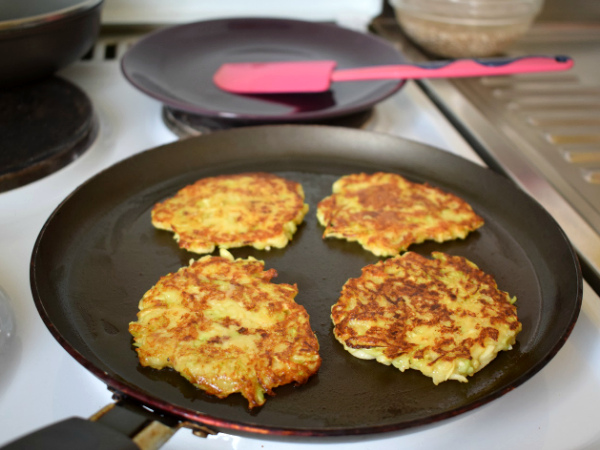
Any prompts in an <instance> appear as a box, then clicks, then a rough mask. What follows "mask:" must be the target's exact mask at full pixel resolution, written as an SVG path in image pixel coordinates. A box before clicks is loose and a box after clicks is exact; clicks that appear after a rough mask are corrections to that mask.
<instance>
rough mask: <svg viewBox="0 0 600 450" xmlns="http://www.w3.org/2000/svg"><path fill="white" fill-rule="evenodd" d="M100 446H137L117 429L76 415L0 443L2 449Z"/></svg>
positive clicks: (127, 449) (126, 449)
mask: <svg viewBox="0 0 600 450" xmlns="http://www.w3.org/2000/svg"><path fill="white" fill-rule="evenodd" d="M57 448H60V449H63V450H78V449H83V448H86V449H94V448H97V449H104V448H110V449H114V450H139V447H138V446H137V445H135V444H134V443H133V441H132V440H131V439H130V438H129V437H128V436H125V435H123V434H121V433H119V432H118V431H115V430H113V429H111V428H110V427H107V426H105V425H102V424H100V423H97V422H91V421H89V420H85V419H82V418H79V417H72V418H70V419H66V420H63V421H62V422H57V423H55V424H52V425H50V426H47V427H46V428H42V429H41V430H37V431H35V432H33V433H31V434H28V435H27V436H25V437H22V438H20V439H17V440H16V441H13V442H11V443H9V444H8V445H6V446H4V447H2V450H30V449H40V450H42V449H48V450H50V449H57Z"/></svg>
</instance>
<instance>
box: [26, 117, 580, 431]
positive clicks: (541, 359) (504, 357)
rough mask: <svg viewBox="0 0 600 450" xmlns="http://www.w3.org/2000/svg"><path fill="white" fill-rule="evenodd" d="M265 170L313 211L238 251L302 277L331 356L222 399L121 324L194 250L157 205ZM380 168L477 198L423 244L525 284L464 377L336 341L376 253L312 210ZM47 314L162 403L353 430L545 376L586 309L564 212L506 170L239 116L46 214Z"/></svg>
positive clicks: (242, 418) (89, 360) (242, 420)
mask: <svg viewBox="0 0 600 450" xmlns="http://www.w3.org/2000/svg"><path fill="white" fill-rule="evenodd" d="M258 170H260V171H269V172H274V173H276V174H279V175H282V176H284V177H288V178H290V179H293V180H296V181H298V182H300V183H302V185H303V187H304V189H305V192H306V198H307V202H308V203H309V205H310V211H309V213H308V215H307V216H306V218H305V222H304V224H303V225H301V226H300V228H299V230H298V233H297V234H296V235H295V236H294V239H293V241H292V242H291V243H290V245H289V246H288V247H287V248H285V249H281V250H272V251H269V252H266V251H258V250H254V249H245V248H244V249H234V250H232V253H233V254H234V255H235V256H237V257H245V256H248V255H252V256H254V257H256V258H258V259H263V260H264V261H265V266H266V268H275V269H276V270H277V271H278V273H279V276H278V277H277V278H276V279H275V280H274V281H275V282H282V283H283V282H285V283H297V284H298V288H299V294H298V296H297V298H296V301H297V302H298V303H300V304H302V305H304V306H305V307H306V309H307V311H308V313H309V315H310V317H311V325H312V327H313V329H314V330H315V332H316V334H317V337H318V339H319V342H320V346H321V355H322V358H323V364H322V366H321V369H320V371H319V373H318V374H317V375H316V376H314V377H313V378H311V379H310V380H309V382H308V383H307V384H306V385H303V386H299V387H295V386H283V387H280V388H276V390H275V392H276V396H274V397H269V398H268V399H267V402H266V404H265V405H264V406H263V407H261V408H260V409H258V410H255V411H252V412H250V411H249V410H248V409H247V402H246V401H245V400H244V399H243V398H242V397H241V395H232V396H230V397H228V398H226V399H223V400H219V399H216V398H213V397H210V396H208V395H206V394H204V393H203V392H202V391H200V390H198V389H196V388H194V387H193V386H192V385H191V384H190V383H188V382H187V381H186V380H185V379H184V378H183V377H181V376H180V375H179V374H177V373H176V372H174V371H171V370H162V371H157V370H154V369H149V368H143V367H141V366H140V364H139V362H138V359H137V355H136V353H135V351H134V349H133V347H132V339H131V336H130V335H129V333H128V331H127V326H128V323H129V322H130V321H131V320H134V319H135V315H136V313H137V305H138V301H139V300H140V298H141V297H142V295H143V294H144V292H145V291H146V290H148V289H149V288H150V287H151V286H152V285H153V284H154V283H155V282H156V281H157V280H158V279H159V278H160V277H161V276H162V275H165V274H167V273H169V272H173V271H176V270H177V269H178V268H180V267H181V266H184V265H187V264H188V262H189V260H190V258H197V257H198V256H197V255H194V254H191V253H188V252H186V251H184V250H180V249H178V247H177V245H176V243H175V241H174V240H173V238H172V234H171V233H168V232H165V231H160V230H155V229H154V228H153V227H152V225H151V223H150V209H151V208H152V206H153V205H154V203H156V202H158V201H160V200H162V199H164V198H166V197H168V196H171V195H173V194H174V193H175V192H176V191H177V190H178V189H180V188H181V187H183V186H185V185H186V184H189V183H192V182H193V181H195V180H197V179H199V178H201V177H205V176H212V175H216V174H224V173H239V172H248V171H258ZM377 170H383V171H392V172H397V173H400V174H401V175H403V176H406V177H407V178H409V179H411V180H414V181H417V182H428V183H430V184H432V185H434V186H439V187H441V188H442V189H445V190H447V191H450V192H453V193H455V194H457V195H459V196H461V197H462V198H464V199H465V200H467V201H468V202H469V203H470V204H471V205H472V206H473V208H474V210H475V211H476V212H477V213H478V214H480V215H481V216H482V217H483V218H484V219H485V221H486V224H485V225H484V226H483V227H482V228H481V229H480V230H478V231H476V232H474V233H472V234H471V235H469V236H468V237H467V238H466V239H465V240H459V241H454V242H449V243H444V244H437V243H427V244H421V245H415V246H413V247H411V250H413V251H416V252H418V253H421V254H424V255H429V254H430V253H431V251H434V250H441V251H444V252H448V253H450V254H455V255H461V256H465V257H467V258H468V259H470V260H472V261H473V262H475V263H476V264H478V265H479V266H480V267H481V268H482V269H483V270H485V271H486V272H488V273H491V274H493V275H494V276H495V278H496V281H497V282H498V285H499V287H500V288H501V289H503V290H506V291H508V292H509V293H510V294H511V295H516V296H517V299H518V300H517V307H518V314H519V319H520V320H521V322H522V323H523V331H522V332H521V333H520V334H519V336H518V338H517V344H516V345H515V346H514V348H513V350H511V351H508V352H502V353H501V354H500V355H499V356H498V357H497V358H496V360H494V361H493V362H492V363H491V364H490V365H489V366H488V367H486V368H484V369H483V370H482V371H481V372H479V373H477V374H476V375H475V376H473V377H471V378H470V381H469V382H468V383H459V382H454V381H449V382H445V383H442V384H440V385H439V386H434V385H433V383H432V382H431V380H430V379H429V378H427V377H425V376H423V375H421V374H420V373H418V372H416V371H413V370H409V371H407V372H404V373H400V372H399V371H398V370H397V369H395V368H392V367H388V366H384V365H382V364H378V363H376V362H374V361H363V360H359V359H357V358H354V357H352V356H351V355H350V354H349V353H347V352H346V351H344V350H343V348H342V346H341V345H340V344H339V343H337V341H335V339H334V337H333V334H332V325H331V319H330V317H329V315H330V308H331V306H332V305H333V304H334V303H335V302H336V300H337V297H338V295H339V292H340V290H341V287H342V285H343V284H344V283H345V281H346V280H347V279H348V278H350V277H356V276H358V275H359V274H360V269H361V268H362V267H363V266H364V265H366V264H370V263H374V262H376V261H377V260H378V258H377V257H375V256H373V255H372V254H370V253H369V252H366V251H364V250H363V249H362V248H361V247H360V246H359V245H358V244H355V243H348V242H345V241H340V240H322V239H321V233H322V228H321V227H320V226H319V225H318V223H317V220H316V217H315V212H316V204H317V202H318V201H319V200H320V199H322V198H323V197H325V196H326V195H329V193H330V192H331V185H332V183H333V182H334V181H335V180H336V179H337V178H338V177H340V176H342V175H344V174H348V173H355V172H360V171H366V172H373V171H377ZM31 283H32V291H33V295H34V299H35V302H36V305H37V307H38V310H39V312H40V314H41V316H42V318H43V320H44V321H45V323H46V325H47V326H48V328H49V329H50V331H51V332H52V333H53V335H54V336H55V337H56V338H57V339H58V341H59V342H60V343H61V344H62V345H63V346H64V347H65V348H66V349H67V351H69V352H70V353H71V355H73V356H74V357H75V358H76V359H77V360H78V361H79V362H80V363H81V364H83V365H84V366H85V367H87V368H88V369H89V370H91V371H92V372H93V373H94V374H95V375H96V376H98V377H100V378H101V379H102V380H104V381H105V382H106V383H107V384H108V385H109V386H111V387H112V388H114V389H117V390H118V391H121V392H123V393H125V394H127V395H129V396H131V397H133V398H134V399H137V400H139V401H141V402H143V403H144V404H146V405H148V406H149V407H151V408H153V409H158V410H162V411H167V412H171V413H174V414H176V415H179V416H181V417H185V418H188V419H192V420H196V421H200V422H203V423H205V424H207V425H210V426H212V427H215V428H216V429H218V430H223V431H227V432H230V433H231V432H233V433H235V432H252V433H254V432H258V433H272V434H296V435H321V436H323V435H343V434H362V433H373V432H385V431H392V430H402V429H407V428H411V427H415V426H419V425H424V424H431V423H434V422H437V421H440V420H443V419H446V418H449V417H453V416H455V415H457V414H460V413H463V412H465V411H469V410H472V409H474V408H477V407H478V406H481V405H482V404H485V403H486V402H489V401H491V400H493V399H495V398H497V397H499V396H501V395H503V394H505V393H506V392H508V391H510V390H512V389H513V388H515V387H516V386H518V385H520V384H521V383H523V382H524V381H526V380H528V379H529V378H530V377H532V376H533V375H534V374H535V373H537V372H538V371H539V370H540V369H541V368H542V367H543V366H544V365H545V364H546V363H547V362H548V361H549V360H550V359H551V358H552V357H553V356H554V355H555V354H556V352H557V351H558V350H559V349H560V347H561V346H562V345H563V343H564V341H565V340H566V339H567V337H568V335H569V334H570V332H571V329H572V327H573V325H574V323H575V321H576V319H577V315H578V313H579V309H580V306H581V295H582V281H581V274H580V270H579V265H578V262H577V259H576V256H575V254H574V252H573V250H572V248H571V246H570V245H569V243H568V241H567V239H566V238H565V236H564V234H563V233H562V231H561V230H560V229H559V227H558V226H557V225H556V223H555V222H554V220H553V219H552V218H551V217H550V216H549V215H548V214H547V213H546V212H545V211H544V210H543V209H542V208H541V207H540V206H539V205H538V204H537V203H535V202H534V201H533V200H531V199H530V198H529V197H527V196H526V195H525V194H523V193H522V192H521V191H520V190H518V189H517V188H516V187H515V186H514V185H513V184H512V183H511V182H509V181H507V180H506V179H504V178H502V177H500V176H499V175H497V174H495V173H493V172H491V171H490V170H488V169H484V168H481V167H479V166H476V165H474V164H472V163H470V162H468V161H465V160H463V159H461V158H458V157H456V156H453V155H450V154H448V153H445V152H442V151H439V150H437V149H433V148H430V147H427V146H424V145H421V144H418V143H414V142H410V141H406V140H402V139H399V138H395V137H391V136H387V135H383V134H375V133H369V132H364V131H360V130H352V129H342V128H334V127H325V126H298V125H296V126H293V125H280V126H263V127H251V128H241V129H237V130H230V131H224V132H217V133H214V134H210V135H206V136H202V137H198V138H191V139H186V140H183V141H179V142H176V143H173V144H168V145H165V146H163V147H159V148H157V149H153V150H149V151H146V152H144V153H141V154H138V155H136V156H133V157H132V158H130V159H127V160H125V161H123V162H121V163H119V164H117V165H115V166H113V167H111V168H109V169H107V170H106V171H104V172H102V173H100V174H98V175H97V176H95V177H94V178H92V179H91V180H89V181H88V182H86V183H85V184H83V185H82V186H81V187H80V188H78V189H77V190H76V191H75V192H74V193H73V194H72V195H71V196H70V197H68V198H67V199H66V200H65V201H64V202H63V203H62V204H61V205H60V206H59V207H58V208H57V209H56V211H55V212H54V213H53V215H52V216H51V217H50V218H49V220H48V222H47V223H46V225H45V226H44V228H43V230H42V231H41V233H40V235H39V237H38V241H37V242H36V245H35V248H34V252H33V256H32V265H31Z"/></svg>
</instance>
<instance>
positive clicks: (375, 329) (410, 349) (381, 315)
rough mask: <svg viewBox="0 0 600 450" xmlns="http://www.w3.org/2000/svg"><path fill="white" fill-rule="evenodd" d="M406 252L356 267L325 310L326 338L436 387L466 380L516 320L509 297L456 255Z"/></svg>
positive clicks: (501, 346) (506, 343) (502, 344)
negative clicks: (330, 326)
mask: <svg viewBox="0 0 600 450" xmlns="http://www.w3.org/2000/svg"><path fill="white" fill-rule="evenodd" d="M432 256H433V259H428V258H425V257H423V256H421V255H419V254H417V253H414V252H407V253H405V254H404V255H403V256H397V257H394V258H390V259H387V260H384V261H379V262H378V263H376V264H372V265H368V266H366V267H364V268H363V270H362V275H361V276H360V277H358V278H351V279H349V280H348V281H347V282H346V284H345V285H344V287H343V289H342V292H341V296H340V298H339V300H338V302H337V303H336V304H335V305H334V306H333V307H332V314H331V318H332V320H333V323H334V335H335V337H336V339H337V340H338V341H339V342H340V343H341V344H342V345H343V346H344V348H345V349H346V350H347V351H348V352H350V353H351V354H352V355H354V356H356V357H357V358H361V359H375V360H377V361H378V362H380V363H383V364H386V365H390V364H392V365H393V366H395V367H396V368H398V369H399V370H400V371H402V372H404V371H405V370H406V369H409V368H411V369H416V370H419V371H421V372H422V373H423V374H425V375H427V376H429V377H431V378H432V379H433V382H434V383H435V384H436V385H437V384H439V383H441V382H443V381H446V380H458V381H462V382H466V381H467V377H468V376H471V375H473V374H474V373H475V372H477V371H479V370H481V369H482V368H483V367H485V366H486V365H487V364H488V363H489V362H490V361H492V360H493V359H494V358H495V357H496V355H497V354H498V352H500V351H502V350H509V349H511V348H512V345H513V344H514V343H515V341H516V336H517V334H518V333H519V332H520V331H521V328H522V325H521V323H520V322H519V320H518V318H517V311H516V307H515V305H514V302H515V301H516V298H514V297H510V296H509V295H508V294H507V293H506V292H503V291H501V290H499V289H498V288H497V285H496V281H495V280H494V278H493V277H492V276H491V275H489V274H486V273H485V272H483V271H482V270H480V269H479V268H478V267H477V266H476V265H475V264H474V263H472V262H471V261H469V260H467V259H466V258H463V257H460V256H450V255H447V254H444V253H440V252H434V253H432Z"/></svg>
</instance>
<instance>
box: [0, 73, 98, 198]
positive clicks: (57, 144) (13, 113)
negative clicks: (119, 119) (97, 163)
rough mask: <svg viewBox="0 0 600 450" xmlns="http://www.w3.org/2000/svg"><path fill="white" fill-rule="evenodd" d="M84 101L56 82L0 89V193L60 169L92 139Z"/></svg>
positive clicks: (87, 105) (92, 125)
mask: <svg viewBox="0 0 600 450" xmlns="http://www.w3.org/2000/svg"><path fill="white" fill-rule="evenodd" d="M97 128H98V125H97V121H96V118H95V114H94V110H93V107H92V103H91V101H90V99H89V98H88V96H87V95H86V94H85V93H84V92H83V91H82V90H81V89H79V88H78V87H77V86H75V85H74V84H72V83H70V82H68V81H66V80H63V79H61V78H58V77H50V78H47V79H45V80H42V81H39V82H36V83H33V84H28V85H24V86H19V87H14V88H7V89H0V192H3V191H7V190H10V189H14V188H16V187H19V186H23V185H25V184H27V183H31V182H32V181H35V180H37V179H39V178H42V177H44V176H46V175H48V174H50V173H53V172H55V171H57V170H59V169H61V168H62V167H64V166H66V165H67V164H69V163H70V162H72V161H73V160H74V159H76V158H77V157H78V156H79V155H81V154H82V153H83V152H84V151H85V150H87V148H89V146H90V145H91V143H92V142H93V141H94V139H95V137H96V135H97Z"/></svg>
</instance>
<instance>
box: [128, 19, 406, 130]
mask: <svg viewBox="0 0 600 450" xmlns="http://www.w3.org/2000/svg"><path fill="white" fill-rule="evenodd" d="M316 59H333V60H336V61H338V67H339V68H349V67H360V66H369V65H384V64H400V63H403V62H406V60H405V58H404V57H403V56H402V54H400V53H399V52H398V51H397V50H396V49H395V48H394V47H393V46H392V45H391V44H389V43H388V42H386V41H384V40H382V39H380V38H377V37H375V36H372V35H369V34H364V33H360V32H357V31H352V30H349V29H345V28H341V27H338V26H336V25H332V24H324V23H316V22H305V21H299V20H286V19H262V18H244V19H225V20H211V21H205V22H195V23H190V24H186V25H180V26H175V27H171V28H166V29H163V30H160V31H158V32H155V33H152V34H150V35H148V36H147V37H145V38H144V39H142V40H140V41H139V42H138V43H136V44H135V45H134V46H133V47H132V48H131V49H130V50H129V51H128V52H127V53H126V54H125V55H124V57H123V59H122V61H121V68H122V70H123V73H124V74H125V77H126V78H127V79H128V80H129V81H130V82H131V83H132V84H133V85H134V86H135V87H137V88H138V89H140V90H141V91H142V92H144V93H146V94H147V95H149V96H151V97H154V98H156V99H158V100H160V101H161V102H162V103H164V104H165V105H167V106H169V107H172V108H175V109H179V110H183V111H187V112H190V113H194V114H200V115H204V116H209V117H217V118H220V119H226V120H231V121H244V122H248V121H253V122H311V121H317V120H325V119H330V118H335V117H340V116H344V115H348V114H352V113H355V112H359V111H363V110H366V109H368V108H370V107H372V106H373V105H374V104H376V103H377V102H379V101H381V100H383V99H385V98H386V97H388V96H390V95H392V94H393V93H395V92H396V91H397V90H398V89H400V88H401V87H402V85H403V84H404V82H403V81H393V80H392V81H389V80H384V81H359V82H344V83H336V84H335V85H333V86H332V88H331V90H330V91H328V92H325V93H319V94H284V95H282V94H276V95H273V94H271V95H262V96H258V95H236V94H231V93H228V92H224V91H221V90H220V89H218V88H217V87H216V86H215V85H214V84H213V82H212V77H213V74H214V73H215V71H216V70H217V69H218V68H219V67H220V66H221V64H223V63H226V62H249V61H278V60H281V61H299V60H316Z"/></svg>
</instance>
